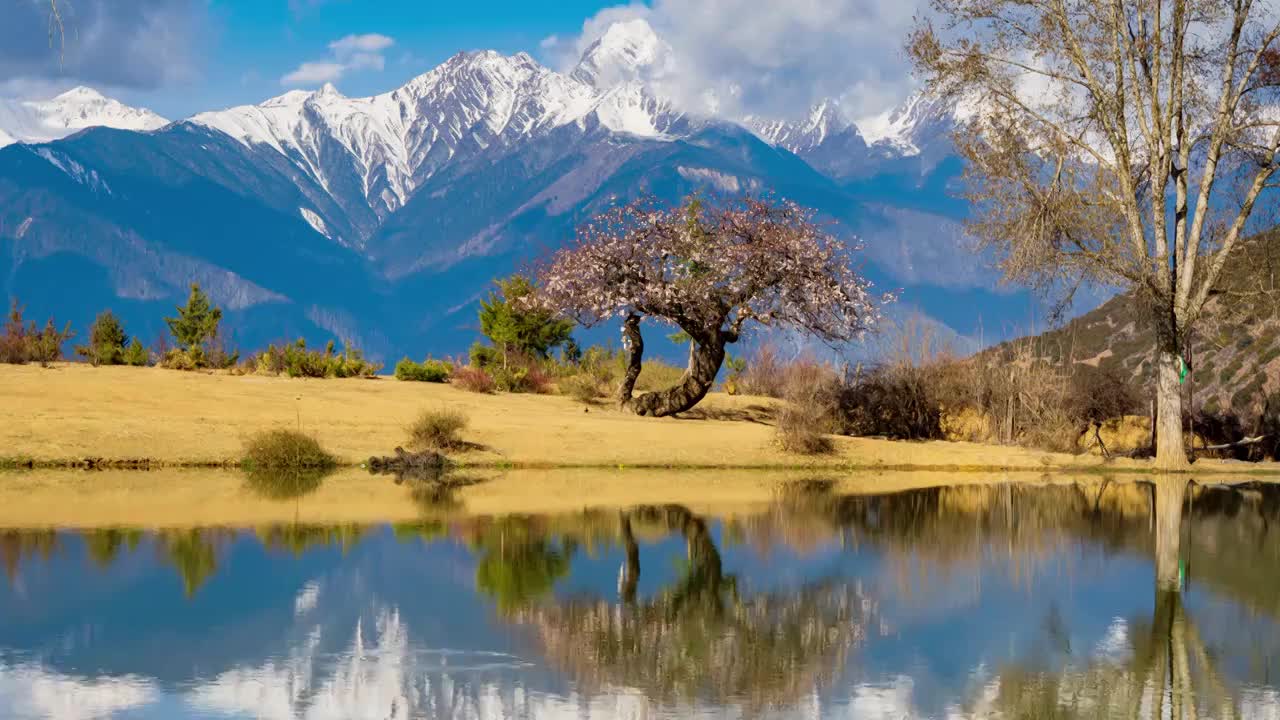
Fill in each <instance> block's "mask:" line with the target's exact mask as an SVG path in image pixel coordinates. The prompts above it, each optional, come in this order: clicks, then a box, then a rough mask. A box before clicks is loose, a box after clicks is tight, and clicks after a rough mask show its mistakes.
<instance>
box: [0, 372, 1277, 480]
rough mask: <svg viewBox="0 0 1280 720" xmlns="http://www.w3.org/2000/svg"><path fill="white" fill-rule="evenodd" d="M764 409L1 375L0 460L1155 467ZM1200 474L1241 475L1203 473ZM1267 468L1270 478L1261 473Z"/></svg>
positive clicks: (265, 382) (742, 401)
mask: <svg viewBox="0 0 1280 720" xmlns="http://www.w3.org/2000/svg"><path fill="white" fill-rule="evenodd" d="M772 402H773V401H771V400H767V399H763V398H751V397H730V396H727V395H719V394H713V395H712V396H710V397H708V398H707V399H706V400H705V401H704V402H703V403H702V404H701V405H700V406H699V407H698V408H696V409H695V411H694V412H693V413H691V417H687V418H664V419H654V418H642V417H636V416H633V415H630V414H626V413H622V412H619V411H617V410H615V409H613V408H612V407H610V406H607V405H599V406H593V407H591V408H589V409H586V408H584V406H583V405H582V404H580V403H578V402H575V401H574V400H572V399H570V398H568V397H562V396H552V395H508V394H497V395H478V394H474V393H468V392H464V391H462V390H459V389H456V388H453V387H451V386H449V385H442V384H432V383H412V382H399V381H396V380H394V379H391V378H379V379H376V380H357V379H351V380H301V379H290V378H283V377H264V376H256V375H246V376H233V375H225V374H209V373H184V372H177V371H171V370H162V369H157V368H132V367H98V368H95V367H91V366H88V365H83V364H71V363H68V364H59V365H56V366H54V367H50V368H41V367H38V366H35V365H26V366H0V458H7V459H14V458H30V459H34V460H36V461H40V462H56V461H65V460H74V459H80V458H106V459H127V458H149V459H151V460H153V461H156V462H159V463H162V464H170V465H182V464H196V463H229V462H234V461H236V460H237V459H238V458H239V457H240V455H241V452H242V446H243V441H244V439H245V438H246V437H247V436H248V435H250V434H251V433H253V432H255V431H258V430H263V429H269V428H277V427H286V428H297V427H301V429H302V430H303V431H304V432H307V433H309V434H312V435H313V436H315V437H316V439H317V440H319V442H320V443H321V444H322V445H323V446H324V447H325V448H326V449H328V450H329V451H331V452H332V453H334V454H335V455H337V456H338V457H339V458H340V459H341V460H343V461H344V462H347V463H359V462H361V461H363V460H365V459H366V458H368V457H369V456H370V455H375V454H378V455H382V454H389V453H390V452H391V451H392V449H394V448H395V447H396V446H397V445H402V444H404V443H405V440H406V434H405V433H406V426H407V425H408V424H409V423H410V422H411V421H412V420H413V419H414V418H415V416H416V415H417V414H418V413H420V412H421V411H423V410H425V409H431V408H443V407H447V408H453V409H457V410H460V411H461V412H463V413H464V414H465V415H466V416H467V418H468V421H469V425H468V427H467V429H466V430H464V431H463V433H462V436H463V439H465V440H466V441H468V442H470V443H474V444H475V445H477V446H479V449H476V450H473V451H471V452H467V453H464V454H462V455H460V456H458V460H459V461H461V462H462V463H463V464H466V465H476V466H481V465H496V466H517V467H611V468H617V467H619V466H621V467H624V468H625V467H632V468H637V467H686V468H688V467H706V468H711V467H719V468H810V467H814V468H820V467H826V468H835V467H841V468H850V467H859V468H872V469H874V468H917V469H926V468H932V469H1010V470H1012V469H1020V470H1035V471H1045V470H1050V469H1074V470H1083V469H1101V468H1106V469H1113V470H1121V471H1124V470H1129V471H1132V470H1138V471H1141V470H1142V469H1144V468H1145V463H1143V462H1142V461H1135V460H1127V459H1122V460H1115V461H1111V462H1108V463H1106V464H1105V465H1104V463H1103V461H1102V460H1101V459H1099V458H1097V457H1092V456H1087V455H1084V456H1074V455H1065V454H1052V453H1045V452H1040V451H1035V450H1028V449H1024V448H1017V447H1003V446H990V445H979V444H974V443H958V442H893V441H887V440H876V439H867V438H847V437H837V438H834V442H835V448H836V452H835V453H834V454H831V455H826V456H817V457H808V456H802V455H794V454H789V453H786V452H784V451H782V450H781V449H780V448H778V446H777V444H776V443H775V441H774V430H773V427H772V425H771V424H770V421H769V419H768V418H769V416H770V415H771V412H770V403H772ZM1196 469H1197V471H1214V470H1228V471H1234V472H1239V471H1240V470H1241V467H1240V466H1227V465H1222V464H1215V463H1211V462H1207V461H1201V462H1200V463H1197V464H1196ZM1251 469H1259V468H1251Z"/></svg>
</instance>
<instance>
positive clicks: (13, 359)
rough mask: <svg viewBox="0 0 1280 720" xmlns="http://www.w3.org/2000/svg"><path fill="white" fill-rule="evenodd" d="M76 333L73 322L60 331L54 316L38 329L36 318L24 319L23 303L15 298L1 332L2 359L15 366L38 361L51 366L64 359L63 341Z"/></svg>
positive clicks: (0, 353)
mask: <svg viewBox="0 0 1280 720" xmlns="http://www.w3.org/2000/svg"><path fill="white" fill-rule="evenodd" d="M74 336H75V333H73V332H72V331H71V324H70V323H67V325H66V326H64V327H63V329H62V330H61V331H59V330H58V328H57V326H56V325H54V323H53V318H49V320H48V322H46V323H45V326H44V329H43V330H37V329H36V323H35V321H34V320H33V321H30V322H24V320H23V318H22V306H21V305H19V304H18V302H17V300H14V301H13V303H12V305H11V306H10V310H9V318H8V320H7V321H6V322H5V325H4V334H3V335H0V362H5V363H9V364H13V365H23V364H26V363H29V362H38V363H40V364H41V365H48V364H49V363H51V362H55V361H57V360H61V359H62V345H63V343H65V342H66V341H68V340H70V339H71V338H72V337H74Z"/></svg>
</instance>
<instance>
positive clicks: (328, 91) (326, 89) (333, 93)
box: [311, 83, 344, 100]
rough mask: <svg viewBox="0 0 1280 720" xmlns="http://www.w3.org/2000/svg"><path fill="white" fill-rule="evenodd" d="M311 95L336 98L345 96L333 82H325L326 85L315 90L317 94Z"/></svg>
mask: <svg viewBox="0 0 1280 720" xmlns="http://www.w3.org/2000/svg"><path fill="white" fill-rule="evenodd" d="M311 97H312V98H313V99H325V100H336V99H339V98H342V97H344V96H343V94H342V93H340V92H338V88H336V87H334V86H333V83H325V84H324V85H321V86H320V89H319V90H317V91H315V94H313V95H312V96H311Z"/></svg>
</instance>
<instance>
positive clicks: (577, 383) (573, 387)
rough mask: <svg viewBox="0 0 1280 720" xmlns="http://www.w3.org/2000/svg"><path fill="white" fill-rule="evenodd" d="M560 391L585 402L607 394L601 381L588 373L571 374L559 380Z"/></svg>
mask: <svg viewBox="0 0 1280 720" xmlns="http://www.w3.org/2000/svg"><path fill="white" fill-rule="evenodd" d="M559 388H560V393H561V394H562V395H568V396H569V397H571V398H573V399H574V400H577V401H578V402H583V403H593V402H595V401H596V400H599V399H600V398H602V397H604V396H605V390H604V388H603V387H601V386H600V381H599V380H598V379H596V378H595V377H593V376H592V375H590V374H588V373H578V374H577V375H570V376H569V377H567V378H564V379H562V380H561V381H560V382H559Z"/></svg>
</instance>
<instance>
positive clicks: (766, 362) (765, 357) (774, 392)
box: [737, 345, 785, 398]
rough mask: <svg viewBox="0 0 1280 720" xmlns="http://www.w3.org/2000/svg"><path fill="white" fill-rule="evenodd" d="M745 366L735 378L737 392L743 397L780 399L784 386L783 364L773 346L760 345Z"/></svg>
mask: <svg viewBox="0 0 1280 720" xmlns="http://www.w3.org/2000/svg"><path fill="white" fill-rule="evenodd" d="M746 365H747V366H746V368H744V369H743V370H742V372H741V373H739V375H738V378H737V385H738V392H740V393H742V394H744V395H763V396H765V397H776V398H780V397H782V393H783V389H784V386H785V382H784V377H783V364H782V362H781V361H780V360H779V358H778V351H777V349H776V348H775V347H774V346H772V345H761V346H760V347H759V348H757V349H756V351H755V353H754V354H753V355H752V356H751V359H750V360H748V361H747V363H746Z"/></svg>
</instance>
